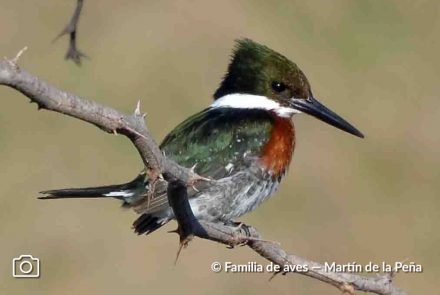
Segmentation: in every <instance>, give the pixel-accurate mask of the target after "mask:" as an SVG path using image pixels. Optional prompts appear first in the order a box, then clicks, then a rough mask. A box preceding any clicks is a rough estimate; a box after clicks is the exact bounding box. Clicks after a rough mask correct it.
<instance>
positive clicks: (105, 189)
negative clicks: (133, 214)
mask: <svg viewBox="0 0 440 295" xmlns="http://www.w3.org/2000/svg"><path fill="white" fill-rule="evenodd" d="M145 176H146V175H145V173H141V174H139V176H137V177H136V178H135V179H134V180H133V181H130V182H128V183H124V184H116V185H107V186H98V187H85V188H67V189H59V190H48V191H42V192H40V193H41V194H45V195H47V196H43V197H39V199H45V200H47V199H69V198H115V199H119V200H123V201H124V202H127V203H130V202H132V201H133V200H134V199H135V198H136V197H139V196H140V195H142V193H143V192H145V191H146V189H147V188H146V184H145Z"/></svg>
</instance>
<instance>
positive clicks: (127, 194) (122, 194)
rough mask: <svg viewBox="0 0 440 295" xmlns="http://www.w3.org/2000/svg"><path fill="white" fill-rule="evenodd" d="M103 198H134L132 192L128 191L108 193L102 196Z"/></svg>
mask: <svg viewBox="0 0 440 295" xmlns="http://www.w3.org/2000/svg"><path fill="white" fill-rule="evenodd" d="M104 196H107V197H124V198H128V197H132V196H134V193H133V192H130V191H119V192H110V193H108V194H104Z"/></svg>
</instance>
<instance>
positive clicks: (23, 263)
mask: <svg viewBox="0 0 440 295" xmlns="http://www.w3.org/2000/svg"><path fill="white" fill-rule="evenodd" d="M12 276H13V277H14V278H39V277H40V259H38V258H34V257H33V256H32V255H20V256H19V257H17V258H14V259H12Z"/></svg>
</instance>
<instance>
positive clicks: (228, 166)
mask: <svg viewBox="0 0 440 295" xmlns="http://www.w3.org/2000/svg"><path fill="white" fill-rule="evenodd" d="M232 169H234V164H232V163H229V164H228V165H226V166H225V170H226V171H227V172H228V173H231V171H232Z"/></svg>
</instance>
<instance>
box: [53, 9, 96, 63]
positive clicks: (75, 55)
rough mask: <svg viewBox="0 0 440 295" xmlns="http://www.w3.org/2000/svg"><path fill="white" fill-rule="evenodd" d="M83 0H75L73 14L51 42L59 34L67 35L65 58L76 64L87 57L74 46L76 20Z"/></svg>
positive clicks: (59, 35)
mask: <svg viewBox="0 0 440 295" xmlns="http://www.w3.org/2000/svg"><path fill="white" fill-rule="evenodd" d="M83 2H84V0H77V2H76V7H75V10H74V12H73V15H72V17H71V19H70V21H69V23H68V24H67V25H66V26H65V27H64V29H63V30H62V31H61V32H60V33H59V34H58V36H56V37H55V39H54V40H53V42H55V41H56V40H58V39H59V38H60V37H61V36H64V35H67V34H68V35H69V48H68V49H67V53H66V56H65V59H66V60H68V59H71V60H73V61H74V62H75V63H76V64H77V65H78V66H80V65H81V58H83V57H85V58H88V57H87V55H85V54H84V53H82V52H81V51H80V50H79V49H78V47H77V46H76V40H77V38H76V37H77V33H78V28H77V27H78V22H79V17H80V15H81V10H82V6H83Z"/></svg>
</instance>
